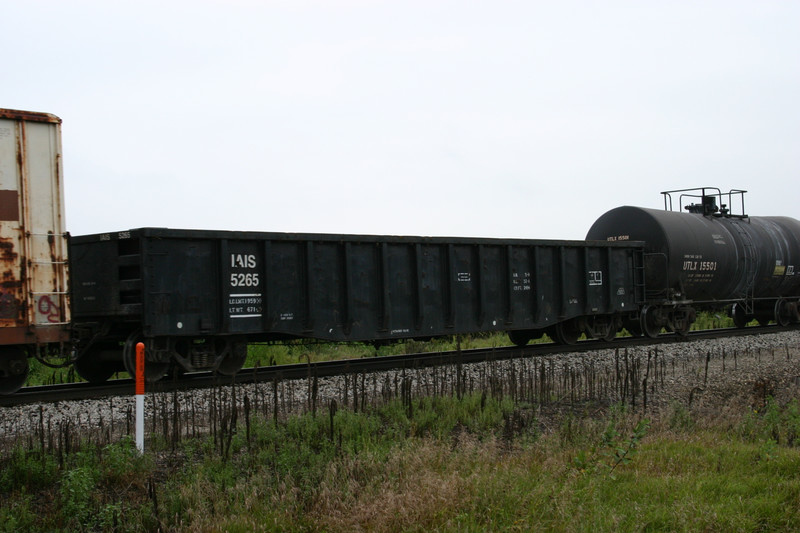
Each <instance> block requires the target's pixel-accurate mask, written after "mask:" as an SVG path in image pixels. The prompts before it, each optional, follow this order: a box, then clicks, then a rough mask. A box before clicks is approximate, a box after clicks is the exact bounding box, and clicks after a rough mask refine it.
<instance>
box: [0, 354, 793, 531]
mask: <svg viewBox="0 0 800 533" xmlns="http://www.w3.org/2000/svg"><path fill="white" fill-rule="evenodd" d="M627 360H628V359H627V356H625V357H622V356H620V357H619V360H618V361H617V362H616V363H615V364H612V367H619V368H621V369H623V370H622V371H621V372H620V373H618V374H613V373H610V374H600V373H598V372H597V371H596V369H594V368H593V367H592V372H591V373H590V374H586V375H582V374H581V375H578V374H576V373H575V371H574V369H571V370H569V371H567V369H564V372H566V373H563V372H561V371H560V367H558V366H557V365H551V366H548V367H544V366H542V367H537V368H540V370H536V369H535V368H534V367H531V369H529V370H524V367H517V368H518V370H516V371H514V372H513V373H511V374H514V375H513V376H512V375H510V374H505V375H502V376H498V375H497V374H496V373H494V372H487V373H486V374H485V380H478V381H476V382H475V383H474V384H472V385H470V386H464V383H465V381H464V380H463V379H461V380H460V383H461V385H452V386H449V387H448V386H438V387H436V388H434V389H433V393H431V389H430V388H426V387H422V386H420V387H409V386H406V385H405V383H406V382H405V381H403V382H401V383H400V384H399V385H397V386H396V387H394V388H395V389H397V390H396V394H395V395H389V396H386V395H382V394H378V397H381V398H383V399H382V400H381V401H378V398H373V397H370V395H369V394H365V392H367V391H368V390H369V388H370V387H368V386H365V383H368V380H365V379H364V378H363V376H362V377H361V379H359V376H353V377H352V378H351V379H350V380H346V383H349V385H347V386H346V388H347V390H349V393H350V394H351V396H345V397H347V398H353V401H352V402H350V401H341V400H340V401H338V402H337V401H336V400H328V401H325V402H322V401H320V403H319V404H315V405H314V406H313V408H312V407H311V405H307V409H305V412H304V413H303V414H298V415H291V416H288V415H285V414H284V413H288V412H289V410H288V409H285V408H283V407H282V408H281V409H280V410H278V409H277V407H274V409H273V407H272V406H271V405H272V404H270V403H269V402H266V403H265V399H264V398H262V399H261V400H258V399H257V398H255V397H253V398H250V397H248V396H246V395H245V396H244V397H243V392H242V391H238V392H237V391H236V389H233V390H232V391H222V390H220V391H217V392H216V393H214V398H213V401H212V402H211V409H209V410H208V413H206V414H205V415H204V416H203V417H200V416H199V415H198V417H199V418H198V419H197V420H194V421H190V420H189V419H188V417H189V416H190V415H189V411H182V410H181V409H180V408H179V407H180V406H179V405H178V402H177V401H173V402H170V397H169V396H165V398H164V400H163V402H162V404H161V405H160V407H158V408H157V409H156V411H157V412H160V413H161V415H160V416H158V417H154V418H153V420H152V424H151V423H150V422H148V428H149V432H148V433H149V436H148V443H147V451H146V453H145V454H144V455H140V454H139V453H138V452H137V450H136V449H135V446H134V445H133V442H132V441H131V440H130V439H129V438H122V439H121V440H120V439H119V438H116V437H114V436H113V431H110V428H101V430H100V431H98V432H95V433H81V432H80V431H77V430H76V431H71V430H70V426H69V424H66V427H64V426H63V425H62V426H60V427H59V428H52V429H51V428H50V427H49V426H50V424H49V422H47V423H45V422H42V423H41V424H40V428H39V429H38V430H36V431H34V432H33V433H31V434H30V435H28V436H25V437H20V438H17V439H16V440H15V441H14V444H13V451H11V452H10V453H8V454H7V455H5V456H4V457H3V459H2V465H0V466H2V469H1V470H0V531H26V530H29V531H38V530H75V531H97V530H107V531H142V530H151V531H156V530H161V531H254V530H255V531H359V530H362V531H429V530H434V531H489V530H493V531H497V530H504V531H505V530H509V531H531V530H539V531H639V530H645V529H646V530H668V531H697V530H722V531H753V530H759V531H785V530H797V529H800V450H799V449H798V446H800V407H799V406H798V401H797V392H798V391H797V389H798V387H797V385H796V379H794V378H793V376H795V375H797V374H798V364H800V357H798V352H797V349H796V348H790V347H788V346H786V347H783V348H780V349H777V350H771V351H764V350H761V349H759V350H757V351H752V352H751V351H748V352H745V353H738V354H731V353H727V354H726V353H725V351H724V350H723V351H722V352H721V353H719V354H717V353H715V354H712V353H711V352H709V353H708V355H703V354H699V355H698V356H692V357H690V358H689V359H688V360H687V361H688V362H687V363H685V364H684V365H683V366H681V365H678V364H677V363H676V364H670V363H668V362H661V359H656V358H654V357H650V354H645V355H644V359H641V360H640V361H639V362H638V363H634V360H633V359H632V358H631V360H630V361H628V362H627V363H624V362H625V361H627ZM656 362H658V366H657V365H656ZM626 364H627V366H628V370H624V368H625V365H626ZM657 367H658V368H659V370H658V371H656V370H655V369H656V368H657ZM541 368H545V370H546V372H542V371H541ZM585 368H587V369H588V368H590V367H588V366H586V367H585ZM551 370H552V376H550V371H551ZM587 371H588V370H587ZM437 376H441V380H440V382H441V383H449V382H450V381H451V380H450V379H449V378H447V379H445V374H444V373H442V371H439V374H437ZM537 376H539V377H543V378H544V377H547V376H550V377H547V380H545V381H542V382H541V383H544V384H545V386H546V387H547V388H545V389H542V388H541V387H540V388H536V387H528V388H526V387H525V386H523V384H524V383H530V384H531V385H533V382H534V380H533V379H532V378H533V377H537ZM587 376H593V377H592V378H591V379H588V377H587ZM601 376H607V378H608V383H606V384H603V383H604V382H603V381H602V380H601V379H600V377H601ZM648 376H649V378H648ZM603 379H605V378H603ZM648 379H649V380H648ZM513 380H517V381H513ZM548 380H549V381H548ZM418 381H424V380H418ZM437 381H439V379H438V378H437V379H434V380H432V382H433V383H436V382H437ZM458 382H459V379H458V378H457V377H456V379H455V380H454V383H458ZM359 383H360V385H359ZM541 383H540V384H541ZM656 384H658V387H656ZM359 387H360V388H359ZM637 387H638V390H639V392H638V393H637V394H633V392H635V390H636V388H637ZM278 390H279V388H278V387H277V386H276V387H275V391H276V392H275V395H276V397H275V399H276V400H277V399H278V393H277V391H278ZM357 390H360V392H359V393H358V394H359V396H358V401H356V397H355V396H352V395H355V394H356V391H357ZM376 390H378V389H376ZM644 391H650V394H651V401H650V404H648V405H647V406H645V404H644V402H643V399H644V398H643V396H644V394H643V393H644ZM667 392H669V393H670V394H665V393H667ZM620 393H623V394H620ZM667 397H668V398H669V399H668V400H665V399H664V398H667ZM174 398H176V397H173V399H174ZM281 398H284V399H285V398H288V399H289V400H288V401H291V398H292V396H291V395H289V396H286V395H283V396H281ZM365 398H366V400H365ZM604 398H605V399H604ZM609 398H614V399H615V400H613V401H611V400H609ZM268 399H269V398H267V400H268ZM277 405H278V403H277V401H276V402H275V406H277ZM73 429H74V428H73Z"/></svg>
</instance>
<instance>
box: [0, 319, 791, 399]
mask: <svg viewBox="0 0 800 533" xmlns="http://www.w3.org/2000/svg"><path fill="white" fill-rule="evenodd" d="M790 329H800V327H797V326H794V327H791V328H778V327H777V326H753V327H748V328H743V329H737V328H730V329H713V330H703V331H692V332H691V333H690V334H689V335H688V337H679V336H676V335H674V334H662V335H660V336H659V337H658V338H656V339H651V338H648V337H619V338H617V339H614V340H613V341H611V342H607V341H598V340H590V341H581V342H578V343H576V344H574V345H558V344H529V345H527V346H523V347H518V346H502V347H496V348H474V349H468V350H460V351H447V352H425V353H417V354H409V355H392V356H381V357H369V358H360V359H341V360H336V361H322V362H314V363H297V364H291V365H277V366H266V367H256V368H245V369H242V370H241V371H239V373H238V374H236V376H233V377H227V376H220V375H217V374H214V373H212V372H200V373H193V374H185V375H183V376H182V377H181V378H180V379H168V378H165V379H164V380H162V381H159V382H157V383H153V384H148V385H147V388H146V390H147V392H173V391H175V390H188V389H196V388H208V387H216V386H223V385H231V384H233V383H236V384H244V383H254V382H260V383H261V382H272V381H274V380H279V381H280V380H293V379H304V378H308V377H312V376H316V377H328V376H336V375H345V374H356V373H364V372H378V371H386V370H399V369H403V368H406V369H412V368H421V367H431V366H439V365H448V364H467V363H478V362H484V361H493V360H501V359H513V358H518V357H537V356H544V355H554V354H561V353H580V352H586V351H593V350H604V349H614V348H624V347H633V346H643V345H658V344H664V343H681V342H692V341H696V340H702V339H715V338H723V337H735V336H745V335H760V334H765V333H776V332H780V331H787V330H790ZM133 393H134V382H133V380H132V379H116V380H111V381H107V382H105V383H101V384H92V383H85V382H82V383H68V384H61V385H44V386H36V387H24V388H22V389H20V390H19V391H18V392H16V393H14V394H11V395H8V396H0V407H8V406H14V405H26V404H35V403H51V402H58V401H75V400H85V399H97V398H105V397H109V396H127V395H133Z"/></svg>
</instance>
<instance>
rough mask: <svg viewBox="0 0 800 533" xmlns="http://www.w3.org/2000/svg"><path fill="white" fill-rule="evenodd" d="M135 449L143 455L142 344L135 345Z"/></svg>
mask: <svg viewBox="0 0 800 533" xmlns="http://www.w3.org/2000/svg"><path fill="white" fill-rule="evenodd" d="M136 448H138V450H139V453H144V343H143V342H140V343H137V344H136Z"/></svg>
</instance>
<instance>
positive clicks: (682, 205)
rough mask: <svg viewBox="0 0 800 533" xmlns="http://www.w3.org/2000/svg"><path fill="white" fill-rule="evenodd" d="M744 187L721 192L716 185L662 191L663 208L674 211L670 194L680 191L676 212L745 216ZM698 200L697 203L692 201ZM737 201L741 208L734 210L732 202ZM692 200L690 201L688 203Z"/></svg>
mask: <svg viewBox="0 0 800 533" xmlns="http://www.w3.org/2000/svg"><path fill="white" fill-rule="evenodd" d="M746 192H747V191H746V190H744V189H731V190H729V191H728V192H725V193H724V192H722V191H721V190H720V189H719V188H717V187H697V188H694V189H676V190H673V191H662V192H661V194H662V195H663V196H664V210H665V211H676V209H675V207H674V205H673V202H672V195H673V194H677V193H680V196H679V197H678V209H677V211H678V212H681V213H682V212H683V211H684V210H688V211H689V212H692V213H701V214H703V215H707V216H727V217H737V218H747V214H746V213H747V211H745V208H744V195H745V193H746ZM695 200H699V203H694V201H695ZM735 201H736V202H737V203H738V207H740V208H741V209H739V210H738V212H734V209H733V206H734V202H735ZM689 202H692V203H689Z"/></svg>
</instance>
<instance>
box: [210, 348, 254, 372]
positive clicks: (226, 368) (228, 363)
mask: <svg viewBox="0 0 800 533" xmlns="http://www.w3.org/2000/svg"><path fill="white" fill-rule="evenodd" d="M245 359H247V344H246V343H244V342H235V343H233V344H232V345H231V351H230V353H228V355H227V356H226V357H225V358H224V359H223V360H222V362H221V363H220V364H219V367H217V374H222V375H223V376H233V375H235V374H236V373H237V372H238V371H239V370H241V369H242V365H243V364H244V361H245Z"/></svg>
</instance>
